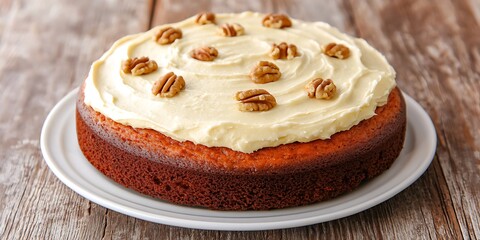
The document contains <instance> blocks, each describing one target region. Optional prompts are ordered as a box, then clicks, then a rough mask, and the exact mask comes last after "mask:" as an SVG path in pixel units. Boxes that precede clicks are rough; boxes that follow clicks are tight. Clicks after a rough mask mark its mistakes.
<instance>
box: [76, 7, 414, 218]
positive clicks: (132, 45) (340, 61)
mask: <svg viewBox="0 0 480 240" xmlns="http://www.w3.org/2000/svg"><path fill="white" fill-rule="evenodd" d="M405 108H406V106H405V102H404V99H403V97H402V93H401V91H400V90H399V89H398V88H397V87H396V84H395V72H394V70H393V68H392V67H391V66H390V65H389V64H388V62H387V61H386V59H385V57H384V56H383V55H381V54H380V53H379V52H378V51H377V50H375V49H374V48H372V47H371V46H370V45H368V43H367V42H366V41H364V40H362V39H357V38H353V37H350V36H348V35H346V34H343V33H341V32H339V31H338V30H337V29H335V28H333V27H331V26H329V25H328V24H326V23H322V22H303V21H300V20H295V19H291V18H290V17H288V16H286V15H284V14H268V15H266V14H260V13H252V12H244V13H240V14H213V13H200V14H198V15H197V16H194V17H192V18H189V19H186V20H184V21H182V22H178V23H174V24H168V25H163V26H158V27H155V28H153V29H151V30H149V31H147V32H144V33H140V34H136V35H131V36H127V37H124V38H122V39H120V40H118V41H117V42H116V43H115V44H114V45H113V46H112V48H111V49H110V50H108V51H107V52H106V53H105V54H104V55H103V56H102V57H101V58H100V59H99V60H97V61H95V62H94V63H93V65H92V67H91V70H90V73H89V76H88V77H87V79H86V80H85V82H84V83H83V85H82V86H81V88H80V91H79V95H78V100H77V112H76V124H77V136H78V142H79V145H80V148H81V150H82V152H83V153H84V155H85V157H86V158H87V159H88V160H89V161H90V162H91V163H92V165H93V166H95V167H96V168H97V169H98V170H99V171H101V172H102V173H103V174H105V175H106V176H108V177H109V178H111V179H112V180H114V181H115V182H117V183H120V184H121V185H123V186H125V187H127V188H130V189H133V190H136V191H138V192H140V193H143V194H146V195H149V196H152V197H155V198H158V199H161V200H165V201H169V202H172V203H176V204H182V205H188V206H198V207H205V208H209V209H217V210H266V209H278V208H286V207H293V206H301V205H306V204H311V203H316V202H319V201H323V200H326V199H331V198H333V197H336V196H338V195H340V194H343V193H346V192H349V191H351V190H353V189H355V188H357V187H358V186H359V185H360V184H361V183H362V182H363V181H366V180H368V179H371V178H373V177H375V176H377V175H379V174H381V173H382V172H384V171H385V170H387V169H388V168H389V167H390V166H391V164H392V163H393V161H394V160H395V159H396V158H397V157H398V155H399V154H400V151H401V149H402V147H403V142H404V138H405V129H406V110H405Z"/></svg>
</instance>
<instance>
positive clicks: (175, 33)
mask: <svg viewBox="0 0 480 240" xmlns="http://www.w3.org/2000/svg"><path fill="white" fill-rule="evenodd" d="M180 38H182V30H180V29H178V28H173V27H165V28H162V29H160V31H158V33H157V34H156V35H155V41H156V42H157V43H158V44H161V45H165V44H170V43H173V42H174V41H175V40H177V39H180Z"/></svg>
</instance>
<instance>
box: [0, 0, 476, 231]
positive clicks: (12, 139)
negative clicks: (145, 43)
mask: <svg viewBox="0 0 480 240" xmlns="http://www.w3.org/2000/svg"><path fill="white" fill-rule="evenodd" d="M204 10H211V11H213V12H241V11H246V10H251V11H259V12H284V13H287V14H289V15H290V16H291V17H294V18H299V19H303V20H307V21H325V22H328V23H330V24H332V25H334V26H336V27H338V28H339V29H341V30H343V31H345V32H347V33H349V34H351V35H354V36H358V37H362V38H365V39H367V41H368V42H369V43H370V44H372V45H373V46H374V47H376V48H377V49H379V50H380V51H381V52H383V53H384V54H385V55H386V57H387V58H388V60H389V61H390V62H391V64H392V65H393V66H394V68H395V69H396V71H397V74H398V81H397V82H398V85H399V87H400V88H401V89H402V90H403V91H405V92H406V93H408V94H409V95H410V96H412V97H413V98H414V99H415V100H416V101H418V102H419V103H420V104H421V105H422V106H423V108H424V109H425V110H426V111H427V112H428V113H429V114H430V116H431V118H432V120H433V123H434V125H435V128H436V132H437V135H438V146H437V151H436V154H435V158H434V159H433V162H432V164H431V166H430V167H429V168H428V170H427V171H426V173H425V174H424V175H423V176H422V177H421V178H420V179H419V180H418V181H416V182H415V183H414V184H413V185H412V186H410V187H409V188H407V189H406V190H404V191H403V192H401V193H399V194H398V195H396V196H395V197H393V198H391V199H390V200H388V201H386V202H384V203H382V204H380V205H377V206H375V207H373V208H371V209H368V210H366V211H363V212H361V213H358V214H355V215H353V216H350V217H346V218H342V219H338V220H335V221H330V222H326V223H321V224H315V225H311V226H306V227H298V228H291V229H283V230H270V231H255V232H221V231H204V230H195V229H186V228H179V227H171V226H166V225H161V224H155V223H151V222H147V221H143V220H139V219H136V218H133V217H129V216H125V215H123V214H120V213H117V212H114V211H112V210H109V209H106V208H104V207H102V206H99V205H97V204H95V203H92V202H90V201H88V200H86V199H85V198H83V197H81V196H80V195H78V194H76V193H75V192H73V191H72V190H70V189H69V188H68V187H66V186H65V185H64V184H63V183H61V182H60V181H59V180H58V179H57V178H56V177H55V176H54V175H53V173H52V172H51V171H50V170H49V168H48V167H47V165H46V163H45V162H44V160H43V157H42V153H41V151H40V146H39V136H40V130H41V127H42V124H43V121H44V120H45V118H46V116H47V114H48V112H49V111H50V110H51V109H52V107H53V106H54V105H55V103H57V102H58V101H59V100H60V99H61V98H62V97H63V96H64V95H65V94H66V93H68V92H69V91H71V90H72V89H74V88H76V87H78V86H79V85H80V84H81V82H82V81H83V80H84V78H85V76H86V75H87V73H88V70H89V65H90V64H91V62H92V61H94V60H95V59H97V58H99V57H100V55H101V54H102V53H103V52H104V51H105V50H106V49H108V48H109V47H110V46H111V44H112V43H113V42H114V41H115V40H116V39H118V38H120V37H121V36H124V35H126V34H131V33H137V32H141V31H145V30H147V29H149V28H151V27H152V26H155V25H158V24H163V23H168V22H176V21H179V20H182V19H184V18H186V17H189V16H192V15H195V14H196V13H198V12H200V11H204ZM479 48H480V1H478V0H476V1H475V0H438V1H433V0H432V1H417V0H395V1H383V0H368V1H361V0H358V1H357V0H335V1H332V0H330V1H313V0H312V1H309V0H281V1H274V0H271V1H257V0H248V1H221V0H211V1H208V0H201V1H188V0H182V1H179V0H135V1H131V0H90V1H69V0H36V1H35V0H0V103H1V108H0V161H1V162H0V238H2V239H100V238H102V239H103V238H106V239H111V238H114V239H128V238H134V239H139V238H140V239H146V238H149V239H358V238H360V239H362V238H365V239H382V238H387V239H391V238H400V239H418V238H425V239H428V238H431V239H459V238H464V239H480V214H479V212H480V200H479V199H480V177H479V176H480V76H479V72H480V49H479Z"/></svg>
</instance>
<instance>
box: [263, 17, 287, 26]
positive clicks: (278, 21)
mask: <svg viewBox="0 0 480 240" xmlns="http://www.w3.org/2000/svg"><path fill="white" fill-rule="evenodd" d="M262 24H263V26H265V27H269V28H286V27H291V26H292V21H290V18H289V17H288V16H287V15H285V14H268V15H267V16H265V17H264V18H263V20H262Z"/></svg>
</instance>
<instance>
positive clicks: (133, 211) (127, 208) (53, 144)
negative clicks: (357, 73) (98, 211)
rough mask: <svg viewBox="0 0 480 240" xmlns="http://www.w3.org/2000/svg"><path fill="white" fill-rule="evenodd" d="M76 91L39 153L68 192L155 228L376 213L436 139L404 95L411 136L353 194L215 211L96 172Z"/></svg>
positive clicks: (260, 225)
mask: <svg viewBox="0 0 480 240" xmlns="http://www.w3.org/2000/svg"><path fill="white" fill-rule="evenodd" d="M77 91H78V89H75V90H74V91H72V92H70V93H69V94H68V95H67V96H65V97H64V98H63V99H62V100H61V101H60V102H59V103H58V104H57V105H56V106H55V107H54V108H53V110H52V111H51V112H50V114H49V115H48V117H47V119H46V120H45V123H44V125H43V129H42V135H41V147H42V153H43V156H44V157H45V161H46V162H47V164H48V166H49V167H50V169H51V170H52V171H53V173H54V174H55V175H56V176H57V177H58V178H59V179H60V180H61V181H62V182H63V183H65V184H66V185H67V186H68V187H70V188H71V189H73V190H74V191H76V192H77V193H78V194H80V195H82V196H84V197H85V198H87V199H89V200H91V201H93V202H95V203H97V204H100V205H102V206H104V207H106V208H109V209H112V210H114V211H117V212H121V213H123V214H126V215H129V216H133V217H136V218H140V219H144V220H147V221H152V222H156V223H162V224H168V225H174V226H180V227H188V228H198V229H212V230H233V231H245V230H266V229H278V228H290V227H298V226H304V225H310V224H314V223H320V222H325V221H330V220H334V219H338V218H342V217H345V216H349V215H352V214H355V213H358V212H360V211H363V210H365V209H368V208H370V207H373V206H375V205H377V204H379V203H381V202H383V201H385V200H387V199H389V198H391V197H393V196H394V195H395V194H397V193H399V192H400V191H402V190H403V189H405V188H406V187H408V186H409V185H410V184H412V183H413V182H414V181H415V180H416V179H417V178H419V177H420V176H421V175H422V174H423V172H424V171H425V170H426V169H427V167H428V166H429V165H430V162H431V161H432V159H433V156H434V153H435V149H436V143H437V138H436V134H435V128H434V126H433V124H432V122H431V120H430V118H429V116H428V115H427V113H426V112H425V111H424V110H423V109H422V107H421V106H420V105H419V104H418V103H417V102H415V101H414V100H413V99H412V98H410V97H409V96H407V95H406V94H405V99H406V102H407V115H408V124H407V136H406V142H405V146H404V148H403V150H402V152H401V154H400V156H399V157H398V159H397V160H396V161H395V162H394V163H393V165H392V166H391V168H390V169H389V170H387V171H386V172H384V173H383V174H381V175H380V176H378V177H376V178H374V179H372V180H370V181H368V182H366V183H364V184H362V185H361V186H360V187H359V188H358V189H356V190H355V191H353V192H351V193H348V194H344V195H342V196H340V197H337V198H335V199H333V200H330V201H325V202H321V203H318V204H312V205H309V206H304V207H295V208H287V209H279V210H271V211H244V212H233V211H212V210H206V209H201V208H192V207H185V206H179V205H175V204H171V203H168V202H164V201H160V200H156V199H153V198H150V197H147V196H144V195H141V194H139V193H137V192H134V191H132V190H129V189H127V188H124V187H123V186H121V185H119V184H117V183H115V182H114V181H112V180H110V179H109V178H107V177H105V176H104V175H103V174H102V173H100V172H99V171H97V170H96V169H95V168H94V167H93V166H92V165H90V163H89V162H88V160H87V159H86V158H85V157H84V156H83V154H82V152H81V150H80V148H79V146H78V143H77V135H76V130H75V101H76V94H77Z"/></svg>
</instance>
